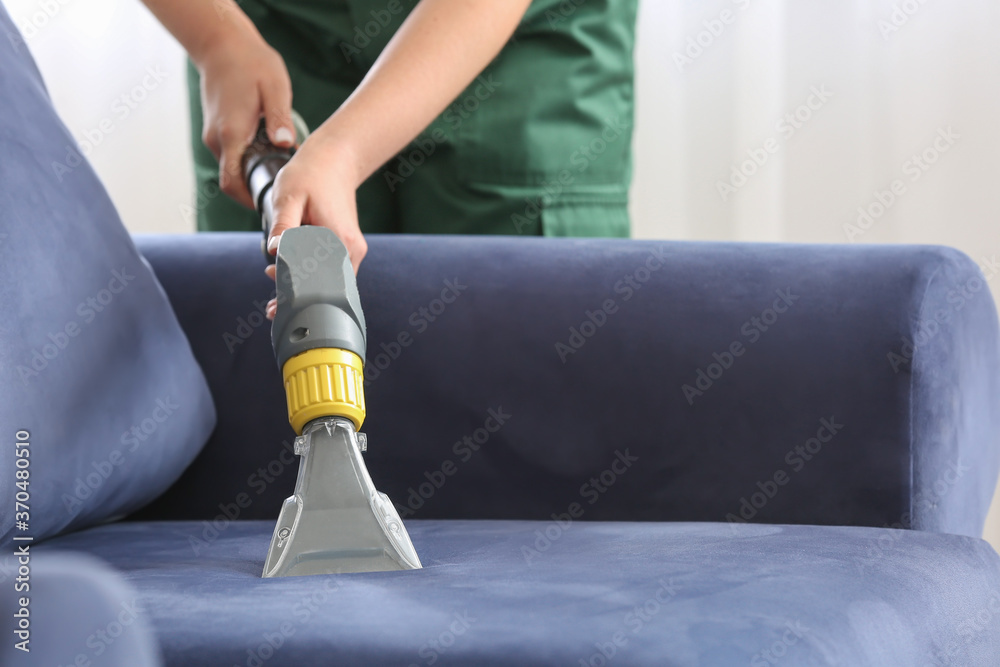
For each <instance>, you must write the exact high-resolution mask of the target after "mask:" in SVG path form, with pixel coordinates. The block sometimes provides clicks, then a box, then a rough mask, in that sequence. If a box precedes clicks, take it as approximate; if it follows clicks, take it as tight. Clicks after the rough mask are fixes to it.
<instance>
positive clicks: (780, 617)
mask: <svg viewBox="0 0 1000 667" xmlns="http://www.w3.org/2000/svg"><path fill="white" fill-rule="evenodd" d="M138 247H139V249H140V250H141V252H142V253H143V255H144V256H145V257H146V258H147V259H148V261H149V262H150V264H151V265H152V267H153V270H154V271H155V274H156V276H157V277H158V278H159V280H160V282H161V283H162V285H163V287H164V289H165V291H166V293H167V295H168V297H169V299H170V302H171V304H172V305H173V308H174V310H175V312H176V314H177V317H178V319H179V321H180V323H181V325H182V327H183V329H184V331H185V332H186V335H187V337H188V339H189V340H190V343H191V346H192V349H193V351H194V356H195V358H196V359H197V360H198V363H199V364H200V365H201V368H202V369H203V370H204V373H205V375H206V377H207V380H208V385H209V387H210V389H211V394H212V398H213V399H214V402H215V408H216V412H217V416H218V417H217V426H216V428H215V431H214V433H213V434H212V436H211V438H210V440H209V441H208V443H207V444H206V445H205V447H204V449H203V450H202V451H201V453H200V455H199V456H198V457H197V459H196V460H195V461H194V463H193V464H191V465H190V466H189V467H188V468H187V470H186V471H185V472H184V474H183V476H182V477H181V478H180V479H179V480H178V481H177V482H176V483H175V484H174V485H173V486H172V487H171V488H170V489H169V490H168V491H167V492H166V493H164V494H163V495H162V496H160V497H159V498H158V499H157V500H156V501H155V502H153V503H152V504H150V505H148V506H147V507H145V508H144V509H142V510H141V511H139V512H138V513H135V514H132V515H131V516H129V517H128V518H127V519H126V520H119V521H114V522H111V523H106V524H104V525H100V526H97V527H92V528H89V529H87V530H83V531H77V532H72V533H70V534H66V535H63V536H60V537H57V538H54V539H51V540H48V541H47V542H44V543H43V544H40V545H38V546H37V552H38V553H39V554H42V555H45V554H53V552H60V553H62V552H66V551H72V552H85V553H86V554H89V555H91V556H95V557H97V558H99V559H101V560H102V561H104V562H105V563H107V564H110V566H111V567H112V568H114V570H115V571H116V573H117V574H116V575H114V576H115V577H120V578H121V579H122V580H124V582H123V583H125V584H127V585H128V586H130V587H131V590H134V591H135V593H134V595H135V596H136V598H137V600H138V607H139V608H140V609H141V610H142V612H143V614H144V617H145V619H146V622H147V623H148V626H149V627H150V628H151V631H150V632H152V633H153V634H155V638H156V640H157V642H158V644H159V647H160V651H161V652H162V655H163V658H164V660H165V662H166V664H169V665H185V666H194V665H206V666H207V665H227V666H228V665H246V666H248V667H254V666H257V667H259V666H261V665H267V666H273V665H297V666H304V665H404V666H407V665H569V666H577V665H580V666H584V667H586V666H587V665H592V666H595V667H598V666H601V665H612V664H621V665H751V666H754V667H756V666H763V665H777V664H786V665H903V666H905V665H914V666H920V667H924V666H926V665H935V666H937V665H983V666H995V665H998V664H1000V558H998V556H997V554H996V553H995V552H994V550H993V549H992V548H991V547H990V546H989V545H988V544H987V543H986V542H984V541H982V540H981V539H979V536H980V534H981V531H982V528H983V522H984V518H985V515H986V511H987V507H988V505H989V502H990V498H991V495H992V492H993V489H994V485H995V483H996V480H997V471H998V456H1000V448H998V438H1000V405H998V395H1000V394H998V379H1000V347H998V344H1000V337H998V325H997V314H996V311H995V309H994V305H993V300H992V298H991V296H990V294H989V289H988V287H987V285H986V282H985V277H984V275H983V273H982V272H981V271H980V269H979V268H978V267H977V266H976V265H975V264H974V263H973V262H972V261H971V260H970V259H969V258H968V257H967V256H965V255H963V254H961V253H959V252H957V251H954V250H950V249H947V248H941V247H927V246H809V245H770V244H737V243H680V242H653V241H649V242H645V241H611V240H566V239H518V238H510V239H507V238H452V237H407V236H394V237H371V238H370V253H369V256H368V258H367V259H366V260H365V262H364V265H363V266H362V269H361V272H360V275H359V286H360V291H361V297H362V301H363V304H364V307H365V313H366V317H367V319H368V341H369V354H368V359H367V368H366V382H367V397H368V421H367V422H366V424H365V427H364V430H365V431H366V432H367V433H368V436H369V440H368V441H369V449H368V453H367V455H366V456H367V461H368V465H369V469H370V471H371V474H372V476H373V478H374V480H375V482H376V484H377V486H378V487H379V489H380V490H383V491H385V492H386V493H388V494H389V496H390V497H391V498H392V499H393V500H394V501H395V503H396V504H397V505H398V506H399V508H400V511H401V513H402V515H403V516H404V517H405V518H406V519H407V526H408V528H409V531H410V534H411V537H412V539H413V542H414V544H415V546H416V547H417V549H418V551H419V553H420V556H421V558H422V560H423V563H424V569H422V570H419V571H411V572H396V573H377V574H352V575H339V576H316V577H299V578H284V579H276V580H275V579H272V580H263V579H261V578H260V572H261V568H262V565H263V562H264V557H265V553H266V551H267V547H268V542H269V538H270V534H271V530H272V528H273V522H274V519H275V517H276V515H277V512H278V508H279V505H280V503H281V500H282V499H283V498H284V497H285V496H287V495H289V493H290V492H291V489H292V487H293V484H294V478H295V471H296V467H297V461H296V458H295V457H294V456H293V455H292V453H291V445H290V442H291V440H292V433H291V431H290V429H289V427H288V425H287V421H286V414H285V403H284V396H283V391H282V387H281V383H280V379H279V374H278V370H277V368H276V366H275V362H274V358H273V355H272V351H271V345H270V339H269V334H270V328H269V326H268V323H267V322H266V321H265V320H264V319H263V318H262V316H261V312H262V309H263V304H264V303H265V301H266V299H267V298H268V297H269V295H270V294H271V290H272V289H273V284H271V283H270V282H269V281H268V280H267V278H266V277H265V276H264V275H263V272H262V269H263V261H262V259H261V257H260V250H259V238H258V236H257V235H250V234H246V235H242V234H228V235H199V236H174V237H144V238H139V239H138ZM106 576H112V575H106ZM111 609H112V610H113V611H114V610H117V609H118V608H117V607H114V606H112V607H111ZM67 664H69V663H68V662H67Z"/></svg>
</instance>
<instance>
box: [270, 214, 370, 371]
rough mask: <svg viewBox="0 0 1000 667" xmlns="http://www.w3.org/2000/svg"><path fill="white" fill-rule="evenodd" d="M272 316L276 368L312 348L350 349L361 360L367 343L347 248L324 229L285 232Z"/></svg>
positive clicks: (280, 241) (304, 228)
mask: <svg viewBox="0 0 1000 667" xmlns="http://www.w3.org/2000/svg"><path fill="white" fill-rule="evenodd" d="M275 264H276V268H277V275H276V276H275V278H276V281H277V284H278V311H277V313H276V314H275V317H274V325H273V326H272V327H271V343H272V344H273V345H274V355H275V357H277V360H278V367H279V368H281V367H283V366H284V365H285V362H286V361H288V360H289V359H290V358H291V357H294V356H295V355H297V354H300V353H302V352H305V351H306V350H311V349H314V348H317V347H334V348H338V349H341V350H350V351H351V352H353V353H355V354H356V355H358V356H359V357H361V359H362V361H364V358H365V350H366V347H367V343H368V339H367V335H366V332H365V314H364V312H363V311H362V310H361V298H360V297H359V296H358V284H357V281H356V280H355V278H354V269H353V268H352V267H351V259H350V257H349V256H348V254H347V248H345V247H344V244H343V243H342V242H341V240H340V239H339V238H337V235H336V234H334V233H333V232H332V231H330V230H329V229H327V228H325V227H318V226H311V225H304V226H302V227H296V228H294V229H289V230H287V231H285V232H284V233H283V234H282V235H281V237H280V240H279V241H278V256H277V260H276V262H275Z"/></svg>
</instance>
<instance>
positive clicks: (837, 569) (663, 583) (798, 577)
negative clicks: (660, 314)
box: [39, 520, 1000, 667]
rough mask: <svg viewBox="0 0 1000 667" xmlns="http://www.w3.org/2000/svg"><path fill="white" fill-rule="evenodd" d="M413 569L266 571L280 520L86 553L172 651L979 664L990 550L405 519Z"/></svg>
mask: <svg viewBox="0 0 1000 667" xmlns="http://www.w3.org/2000/svg"><path fill="white" fill-rule="evenodd" d="M407 525H408V527H409V530H410V535H411V537H412V539H413V542H414V544H415V545H416V547H417V549H418V551H419V553H420V556H421V558H422V560H423V563H424V569H423V570H420V571H410V572H390V573H372V574H349V575H330V576H313V577H290V578H283V579H268V580H263V579H261V578H260V571H261V568H262V566H263V562H264V557H265V554H266V551H267V547H268V542H269V540H270V534H271V531H272V529H273V523H271V522H264V521H235V522H231V523H225V522H218V523H216V524H215V525H214V526H213V525H212V524H210V523H208V522H151V523H140V522H124V523H116V524H110V525H105V526H102V527H98V528H92V529H90V530H87V531H84V532H79V533H75V534H72V535H68V536H64V537H60V538H57V539H55V540H51V541H50V542H48V543H47V544H44V545H41V546H40V547H39V549H47V550H49V549H74V550H81V551H87V552H90V553H92V554H95V555H97V556H99V557H101V558H103V559H106V560H107V561H109V562H110V563H111V564H112V565H113V566H115V567H117V568H118V569H119V570H121V571H122V572H123V574H124V576H125V577H126V578H127V579H128V580H129V582H130V583H131V584H132V585H133V586H134V587H135V588H136V589H137V590H138V591H139V596H140V601H141V606H142V607H143V608H145V610H146V611H147V613H148V614H149V616H150V618H151V621H152V625H153V627H154V629H155V631H156V633H157V635H158V637H159V640H160V642H161V644H162V649H163V653H164V655H165V657H166V659H167V662H168V664H171V665H186V666H189V667H190V666H196V665H223V664H224V665H246V666H249V667H254V666H256V667H261V666H262V665H266V666H267V667H274V666H275V665H296V666H299V667H302V666H308V665H333V664H336V665H404V666H408V665H571V666H577V665H584V666H586V665H595V666H597V665H605V664H609V663H611V664H622V665H625V664H628V665H751V666H757V665H772V664H776V663H778V662H781V663H783V664H788V665H834V664H838V665H889V664H891V665H898V666H903V665H920V666H921V667H923V666H924V665H928V664H931V665H940V664H961V665H991V666H994V667H995V665H996V664H997V663H996V657H997V656H998V655H1000V557H998V556H997V554H996V552H994V551H993V549H992V548H991V547H990V546H989V545H988V544H986V543H985V542H983V541H981V540H978V539H975V538H970V537H963V536H954V535H944V534H932V533H924V532H917V531H898V530H890V529H875V528H861V527H819V526H768V525H739V524H736V525H729V524H713V523H600V522H593V523H584V522H573V523H569V522H566V521H561V522H560V521H556V520H553V521H552V522H521V521H431V520H424V521H410V522H408V524H407Z"/></svg>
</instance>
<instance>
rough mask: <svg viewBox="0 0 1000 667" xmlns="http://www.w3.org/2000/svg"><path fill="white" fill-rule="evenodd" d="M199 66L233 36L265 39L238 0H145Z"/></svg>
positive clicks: (143, 1) (144, 2)
mask: <svg viewBox="0 0 1000 667" xmlns="http://www.w3.org/2000/svg"><path fill="white" fill-rule="evenodd" d="M142 3H143V4H144V5H146V7H147V8H148V9H149V11H151V12H152V13H153V15H154V16H156V18H157V19H158V20H159V21H160V23H162V24H163V27H165V28H166V29H167V30H168V31H169V32H170V34H171V35H173V36H174V38H175V39H176V40H177V41H178V42H180V44H181V46H183V47H184V50H185V51H187V53H188V55H189V56H190V57H191V60H193V61H194V63H195V64H196V65H199V66H200V63H201V62H202V61H203V60H204V59H205V57H206V56H207V54H208V53H209V51H211V50H212V49H213V48H215V47H218V46H222V45H225V44H226V43H228V42H230V41H232V40H234V39H255V40H261V41H263V38H262V37H261V36H260V33H259V32H258V31H257V28H256V27H255V26H254V24H253V22H252V21H251V20H250V19H249V17H247V15H246V14H244V13H243V10H242V9H240V7H239V5H237V4H236V2H235V0H212V1H211V2H207V1H206V0H142Z"/></svg>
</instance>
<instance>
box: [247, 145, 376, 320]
mask: <svg viewBox="0 0 1000 667" xmlns="http://www.w3.org/2000/svg"><path fill="white" fill-rule="evenodd" d="M356 191H357V171H356V169H355V168H354V166H353V161H352V158H351V154H350V152H349V150H348V149H347V147H346V146H344V145H342V144H340V143H338V142H337V141H336V140H334V139H330V138H328V137H327V136H326V135H325V133H324V128H320V129H319V130H318V131H317V132H316V133H315V134H313V135H312V136H310V137H309V138H308V139H307V140H306V142H305V143H303V144H302V147H301V148H299V150H298V152H296V153H295V155H294V156H293V157H292V159H291V160H290V161H289V162H288V164H286V165H285V166H284V167H282V169H281V171H279V172H278V177H277V178H276V179H275V181H274V186H273V187H272V188H271V196H272V197H273V200H272V201H273V207H274V224H273V225H272V227H271V236H270V237H269V238H268V242H267V251H268V252H269V253H270V254H272V255H274V254H276V253H277V252H278V238H279V237H280V236H281V235H282V234H283V233H284V232H285V231H287V230H289V229H292V228H294V227H298V226H300V225H320V226H323V227H326V228H328V229H330V230H332V231H333V233H334V234H336V235H337V237H338V238H340V240H341V241H342V242H343V244H344V246H345V247H346V248H347V254H348V256H349V257H350V258H351V265H352V266H353V267H354V273H357V272H358V267H359V266H360V265H361V260H363V259H364V257H365V254H366V253H367V252H368V242H367V241H365V237H364V235H363V234H362V233H361V227H360V226H359V225H358V209H357V200H356ZM265 271H266V272H267V275H268V276H270V277H271V279H272V280H273V279H274V272H275V267H274V266H273V265H271V266H268V267H267V268H266V269H265ZM276 310H277V301H276V300H275V299H271V301H270V303H268V304H267V309H266V311H265V314H266V315H267V317H268V319H274V313H275V312H276Z"/></svg>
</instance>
